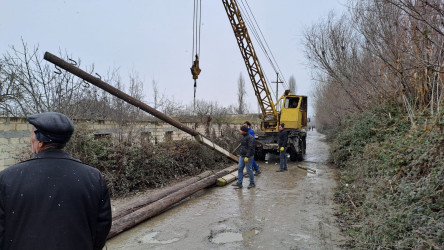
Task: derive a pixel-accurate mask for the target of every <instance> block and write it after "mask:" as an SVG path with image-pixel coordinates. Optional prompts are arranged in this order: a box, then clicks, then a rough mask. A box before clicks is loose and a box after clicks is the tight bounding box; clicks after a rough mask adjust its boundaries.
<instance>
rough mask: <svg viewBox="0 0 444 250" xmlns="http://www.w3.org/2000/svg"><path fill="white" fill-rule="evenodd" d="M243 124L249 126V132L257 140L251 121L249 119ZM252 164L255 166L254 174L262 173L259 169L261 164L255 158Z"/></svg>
mask: <svg viewBox="0 0 444 250" xmlns="http://www.w3.org/2000/svg"><path fill="white" fill-rule="evenodd" d="M243 125H244V126H247V127H248V133H249V134H250V135H251V136H253V138H254V139H255V140H256V137H255V136H254V131H253V129H252V128H251V123H250V122H249V121H246V122H244V124H243ZM255 146H256V144H255ZM252 166H253V171H254V172H255V173H254V175H260V174H261V171H260V170H259V165H257V163H256V161H255V160H253V165H252Z"/></svg>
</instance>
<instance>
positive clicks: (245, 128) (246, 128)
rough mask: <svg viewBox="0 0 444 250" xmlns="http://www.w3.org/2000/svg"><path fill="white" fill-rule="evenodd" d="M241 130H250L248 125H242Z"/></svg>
mask: <svg viewBox="0 0 444 250" xmlns="http://www.w3.org/2000/svg"><path fill="white" fill-rule="evenodd" d="M240 130H241V131H244V132H248V127H247V126H242V127H241V128H240Z"/></svg>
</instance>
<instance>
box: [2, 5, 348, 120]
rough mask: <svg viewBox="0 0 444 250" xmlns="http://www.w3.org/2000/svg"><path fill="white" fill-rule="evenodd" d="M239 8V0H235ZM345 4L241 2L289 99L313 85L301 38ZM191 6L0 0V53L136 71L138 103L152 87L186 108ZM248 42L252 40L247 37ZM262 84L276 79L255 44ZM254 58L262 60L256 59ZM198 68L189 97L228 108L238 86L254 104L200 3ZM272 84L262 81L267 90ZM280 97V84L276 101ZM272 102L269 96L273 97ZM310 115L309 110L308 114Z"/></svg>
mask: <svg viewBox="0 0 444 250" xmlns="http://www.w3.org/2000/svg"><path fill="white" fill-rule="evenodd" d="M238 3H239V5H240V0H238ZM345 3H346V0H311V1H306V0H304V1H303V0H273V1H272V0H268V1H266V0H254V1H249V2H248V4H249V6H250V8H251V10H252V11H253V14H254V17H255V19H256V21H257V22H258V24H259V27H260V28H261V30H262V33H263V35H264V36H265V39H266V42H267V43H268V46H269V47H270V49H271V52H272V53H273V55H274V57H275V59H276V61H277V64H278V66H279V67H280V69H281V71H282V73H283V75H284V77H285V80H286V81H287V82H288V80H289V78H290V76H294V77H295V79H296V84H297V94H301V95H308V96H310V93H311V90H312V88H311V87H312V86H313V82H312V81H311V77H310V70H309V69H308V68H307V67H306V66H305V65H306V63H305V62H306V59H305V58H304V53H303V50H304V47H303V33H304V30H305V29H306V28H308V27H310V26H311V25H312V24H313V23H317V22H319V21H320V20H322V19H325V18H326V17H327V15H328V13H329V12H330V11H334V12H335V13H337V14H339V13H341V12H343V11H345ZM193 4H194V1H192V0H155V1H153V0H127V1H115V0H107V1H105V0H75V1H74V0H71V1H69V0H65V1H61V0H38V1H37V0H0V52H1V53H2V54H3V53H4V52H5V51H6V50H8V48H9V47H10V46H11V45H14V46H16V47H20V46H21V39H22V38H23V40H24V41H25V42H26V43H28V45H29V46H30V47H34V46H36V45H38V46H39V50H40V52H41V58H43V54H44V52H45V51H48V52H51V53H53V54H56V55H58V52H59V50H62V51H66V52H68V54H70V55H72V57H73V58H80V59H81V60H82V65H83V67H85V66H86V65H91V64H94V65H95V68H96V72H97V73H99V74H101V75H106V73H107V71H108V70H109V69H114V68H119V69H120V73H121V75H122V77H123V80H125V81H127V80H128V78H127V75H128V74H129V73H131V72H137V74H138V75H139V77H140V78H141V80H143V82H144V95H145V99H144V101H146V102H148V103H149V104H150V103H151V102H152V100H153V96H152V92H153V91H152V82H153V81H156V83H157V85H158V88H159V90H160V91H161V92H162V93H164V94H165V95H167V96H169V97H170V98H174V100H175V101H176V102H181V103H182V104H183V105H187V104H190V103H192V100H193V83H194V82H193V79H192V76H191V73H190V67H191V63H192V58H193V57H192V32H193V29H192V27H193V26H192V25H193ZM250 36H252V34H251V33H250ZM255 49H256V52H258V54H259V61H260V63H261V65H262V67H263V69H264V72H265V74H266V76H267V78H268V80H269V81H276V73H275V72H274V71H273V69H272V68H271V66H270V64H269V63H268V60H266V58H265V57H263V56H262V53H261V52H260V48H259V47H258V45H257V44H255ZM261 56H262V57H261ZM200 68H201V69H202V72H201V74H200V76H199V79H198V81H197V94H196V95H197V98H198V99H204V100H208V101H217V102H218V103H219V104H220V105H222V106H228V105H230V104H236V102H237V82H238V79H239V75H240V74H242V75H243V77H244V79H245V80H246V87H247V91H248V93H247V102H248V105H249V108H250V111H253V112H257V111H258V108H257V100H256V96H255V95H254V93H253V88H252V86H251V82H250V81H249V78H248V75H247V70H246V68H245V64H244V62H243V59H242V56H241V54H240V51H239V48H238V46H237V43H236V40H235V38H234V35H233V31H232V29H231V26H230V23H229V21H228V18H227V15H226V13H225V9H224V7H223V4H222V2H221V1H216V0H211V1H210V0H203V1H202V27H201V51H200ZM275 86H276V84H274V83H269V87H270V88H271V89H272V90H273V91H275V89H276V87H275ZM282 92H283V88H282V86H281V87H280V89H279V95H281V94H282ZM273 97H274V94H273ZM309 113H311V112H309Z"/></svg>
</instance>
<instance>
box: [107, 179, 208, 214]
mask: <svg viewBox="0 0 444 250" xmlns="http://www.w3.org/2000/svg"><path fill="white" fill-rule="evenodd" d="M212 174H214V172H213V171H205V172H203V173H201V174H199V175H197V176H194V177H192V178H189V179H188V180H185V181H182V182H179V183H177V184H174V185H173V186H171V187H166V188H163V189H160V190H158V191H154V192H153V193H152V194H150V196H148V197H146V198H144V199H140V200H137V201H136V202H133V203H130V204H127V205H125V206H124V207H122V208H119V209H118V210H117V211H116V212H114V213H113V221H114V220H117V219H119V218H121V217H123V216H125V215H127V214H129V213H131V212H134V211H136V210H137V209H139V208H141V207H143V206H146V205H148V204H150V203H153V202H155V201H157V200H160V199H162V198H163V197H165V196H167V195H169V194H171V193H174V192H176V191H178V190H180V189H182V188H184V187H186V186H189V185H191V184H193V183H195V182H197V181H199V180H202V179H203V178H206V177H208V176H210V175H212Z"/></svg>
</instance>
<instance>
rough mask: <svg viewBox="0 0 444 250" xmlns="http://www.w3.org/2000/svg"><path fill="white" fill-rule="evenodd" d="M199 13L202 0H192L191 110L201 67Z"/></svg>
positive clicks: (194, 104) (194, 102)
mask: <svg viewBox="0 0 444 250" xmlns="http://www.w3.org/2000/svg"><path fill="white" fill-rule="evenodd" d="M201 14H202V1H201V0H194V10H193V48H192V52H191V62H192V64H191V65H192V66H191V68H190V69H191V74H192V75H193V79H194V101H193V106H194V108H193V112H194V111H195V110H196V89H197V83H196V80H197V78H198V77H199V74H200V71H201V69H200V68H199V57H200V27H201Z"/></svg>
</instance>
